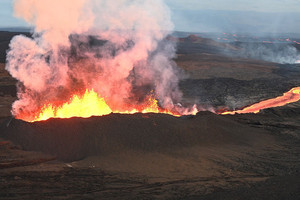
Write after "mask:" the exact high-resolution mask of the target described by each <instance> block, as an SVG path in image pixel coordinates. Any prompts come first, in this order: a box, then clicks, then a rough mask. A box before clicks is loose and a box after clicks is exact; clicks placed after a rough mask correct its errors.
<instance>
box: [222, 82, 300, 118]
mask: <svg viewBox="0 0 300 200" xmlns="http://www.w3.org/2000/svg"><path fill="white" fill-rule="evenodd" d="M299 100H300V87H295V88H292V89H291V90H290V91H288V92H286V93H284V94H283V95H282V96H279V97H276V98H274V99H268V100H265V101H261V102H259V103H256V104H253V105H251V106H248V107H245V108H244V109H242V110H236V111H226V112H223V113H221V114H222V115H228V114H230V115H234V114H243V113H258V112H259V111H260V110H263V109H266V108H273V107H279V106H284V105H286V104H289V103H293V102H297V101H299Z"/></svg>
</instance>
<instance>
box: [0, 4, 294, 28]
mask: <svg viewBox="0 0 300 200" xmlns="http://www.w3.org/2000/svg"><path fill="white" fill-rule="evenodd" d="M62 1H63V0H62ZM12 2H13V0H0V27H16V26H26V23H25V22H23V21H22V20H20V19H16V18H14V17H13V10H12ZM165 2H166V3H167V5H169V7H170V9H171V11H172V19H173V22H174V24H175V30H181V31H193V32H222V31H226V32H296V33H300V0H165Z"/></svg>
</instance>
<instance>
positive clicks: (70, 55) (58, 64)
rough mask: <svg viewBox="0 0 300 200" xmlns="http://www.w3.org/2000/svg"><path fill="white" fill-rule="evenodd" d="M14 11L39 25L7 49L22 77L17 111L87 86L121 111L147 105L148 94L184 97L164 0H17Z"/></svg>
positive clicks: (167, 104)
mask: <svg viewBox="0 0 300 200" xmlns="http://www.w3.org/2000/svg"><path fill="white" fill-rule="evenodd" d="M14 10H15V15H16V16H18V17H20V18H23V19H24V20H26V21H27V22H28V23H30V24H32V25H33V26H34V27H35V28H34V33H33V36H32V38H28V37H25V36H22V35H20V36H16V37H14V38H13V39H12V41H11V43H10V49H9V51H8V54H7V65H6V69H7V70H8V71H9V72H10V74H11V75H12V76H13V77H15V78H16V79H18V80H19V84H18V98H19V100H17V101H16V102H15V103H14V104H13V111H12V112H13V114H14V115H15V116H17V117H18V116H21V115H24V114H30V113H35V112H37V110H38V109H40V108H41V107H42V106H43V105H46V104H49V103H51V102H58V103H59V102H64V101H67V100H68V99H69V98H70V96H71V95H72V94H73V93H74V92H78V91H84V90H85V89H93V90H94V91H96V92H97V93H98V94H100V95H101V96H102V97H103V98H104V99H105V101H106V102H107V104H108V105H109V106H110V108H112V110H118V111H122V110H124V109H125V108H126V109H130V108H134V105H138V104H143V102H144V101H146V99H145V98H146V97H147V95H149V94H150V93H152V94H153V95H154V96H155V97H156V98H157V99H158V101H159V105H160V106H161V107H162V108H167V109H174V105H176V104H177V103H178V102H180V98H181V92H180V91H179V89H178V82H179V71H178V68H177V67H176V64H175V63H174V62H173V61H172V58H173V57H174V56H175V44H174V43H172V42H171V41H168V40H166V36H167V35H168V34H170V30H172V28H173V24H172V22H171V20H170V12H169V9H168V8H167V7H166V5H165V4H164V3H163V1H161V0H118V1H109V0H64V1H62V0H43V1H40V0H30V1H29V0H16V1H15V3H14Z"/></svg>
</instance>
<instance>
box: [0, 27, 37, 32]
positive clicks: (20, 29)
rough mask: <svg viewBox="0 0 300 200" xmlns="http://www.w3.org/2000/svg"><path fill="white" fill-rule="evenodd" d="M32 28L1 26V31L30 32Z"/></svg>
mask: <svg viewBox="0 0 300 200" xmlns="http://www.w3.org/2000/svg"><path fill="white" fill-rule="evenodd" d="M31 30H32V28H31V27H0V31H8V32H30V31H31Z"/></svg>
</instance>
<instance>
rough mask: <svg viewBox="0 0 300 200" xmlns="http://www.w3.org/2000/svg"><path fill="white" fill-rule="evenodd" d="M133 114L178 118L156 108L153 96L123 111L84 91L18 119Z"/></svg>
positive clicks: (175, 114)
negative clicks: (165, 115) (61, 102)
mask: <svg viewBox="0 0 300 200" xmlns="http://www.w3.org/2000/svg"><path fill="white" fill-rule="evenodd" d="M112 112H113V113H122V114H134V113H138V112H139V113H165V114H170V115H174V116H180V115H179V113H176V112H172V111H169V110H166V109H162V108H160V107H159V106H158V104H157V100H156V99H155V98H154V95H153V94H150V95H148V97H147V101H146V103H144V104H143V105H141V106H136V108H134V109H126V108H125V109H124V110H123V111H117V110H111V108H110V107H109V106H108V105H107V103H106V102H105V100H104V98H102V97H101V96H100V95H98V94H97V93H96V92H95V91H94V90H88V89H87V90H86V91H85V92H84V94H83V95H80V94H74V95H72V97H71V98H70V100H69V101H68V102H65V103H63V104H56V103H49V104H46V105H44V106H43V107H42V108H41V109H40V110H39V111H38V112H37V113H36V114H35V115H34V116H32V115H30V114H29V115H26V114H25V115H21V116H18V118H19V119H22V120H25V121H29V122H34V121H42V120H47V119H49V118H71V117H83V118H88V117H91V116H103V115H108V114H110V113H112Z"/></svg>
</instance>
